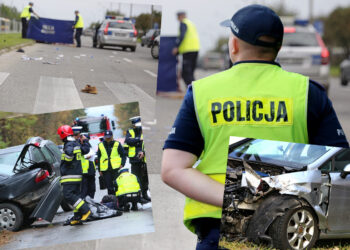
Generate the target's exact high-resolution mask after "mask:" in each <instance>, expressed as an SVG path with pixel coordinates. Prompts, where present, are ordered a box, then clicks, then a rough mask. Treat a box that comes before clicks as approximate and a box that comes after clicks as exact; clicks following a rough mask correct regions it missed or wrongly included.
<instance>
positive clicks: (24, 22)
mask: <svg viewBox="0 0 350 250" xmlns="http://www.w3.org/2000/svg"><path fill="white" fill-rule="evenodd" d="M21 21H22V38H26V37H27V28H28V22H27V18H24V17H22V18H21Z"/></svg>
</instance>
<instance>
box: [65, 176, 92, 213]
mask: <svg viewBox="0 0 350 250" xmlns="http://www.w3.org/2000/svg"><path fill="white" fill-rule="evenodd" d="M80 185H81V183H80V182H68V183H63V184H62V188H63V190H62V193H63V196H64V198H65V200H66V201H67V202H68V203H69V204H70V205H72V206H73V207H74V205H76V203H77V201H78V200H79V199H80ZM89 210H90V208H89V206H88V205H87V204H86V203H84V204H83V205H82V206H81V207H80V208H79V211H78V212H75V213H74V214H75V215H83V214H85V213H87V212H88V211H89Z"/></svg>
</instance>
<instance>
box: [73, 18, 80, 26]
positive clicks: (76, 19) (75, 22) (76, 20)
mask: <svg viewBox="0 0 350 250" xmlns="http://www.w3.org/2000/svg"><path fill="white" fill-rule="evenodd" d="M78 20H79V16H75V20H74V25H76V24H77V22H78Z"/></svg>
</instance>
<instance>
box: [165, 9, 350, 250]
mask: <svg viewBox="0 0 350 250" xmlns="http://www.w3.org/2000/svg"><path fill="white" fill-rule="evenodd" d="M222 24H223V25H224V26H228V27H230V29H231V32H230V39H229V42H228V45H229V53H230V58H231V61H232V62H233V63H234V64H233V66H232V67H231V68H230V69H228V70H226V71H223V72H221V73H218V74H214V75H212V76H209V77H206V78H203V79H201V80H198V81H195V82H193V83H192V85H191V86H190V87H189V88H188V90H187V93H186V95H185V97H184V101H183V103H182V106H181V109H180V111H179V114H178V116H177V118H176V120H175V123H174V125H173V128H172V130H171V133H170V134H169V136H168V139H167V140H166V142H165V145H164V152H163V159H162V173H161V175H162V179H163V181H164V182H165V183H166V184H168V185H169V186H171V187H173V188H174V189H176V190H178V191H180V192H181V193H183V194H185V195H186V196H187V198H186V203H185V210H184V224H185V226H186V227H187V228H188V229H189V230H191V231H192V232H194V233H196V234H197V236H198V243H197V249H217V247H218V240H219V232H220V230H219V228H220V218H221V207H222V202H223V194H224V183H225V172H226V165H227V154H228V143H229V137H230V136H239V137H248V138H261V139H270V140H281V141H290V142H298V143H310V144H319V145H332V146H339V147H348V146H349V144H348V142H347V140H346V137H345V135H344V132H343V130H342V128H341V126H340V123H339V121H338V119H337V116H336V114H335V112H334V109H333V107H332V104H331V102H330V100H329V99H328V97H327V95H326V92H325V91H324V89H323V87H322V86H321V85H320V84H318V83H316V82H314V81H312V80H309V79H308V77H305V76H303V75H300V74H296V73H290V72H287V71H285V70H283V69H282V68H281V67H280V65H279V64H278V63H276V62H275V59H276V56H277V53H278V51H279V49H280V48H281V45H282V40H283V33H284V28H283V25H282V22H281V20H280V18H279V17H278V16H277V15H276V13H274V12H273V11H272V10H271V9H269V8H267V7H265V6H262V5H249V6H247V7H245V8H242V9H240V10H238V11H237V12H236V14H234V15H233V17H232V19H231V20H228V21H225V22H223V23H222ZM198 159H200V161H199V162H198V163H199V164H197V165H196V167H195V168H194V167H193V165H194V164H195V163H196V161H197V160H198Z"/></svg>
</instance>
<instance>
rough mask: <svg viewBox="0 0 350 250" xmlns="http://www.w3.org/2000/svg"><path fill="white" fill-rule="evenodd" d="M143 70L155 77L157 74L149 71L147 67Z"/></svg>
mask: <svg viewBox="0 0 350 250" xmlns="http://www.w3.org/2000/svg"><path fill="white" fill-rule="evenodd" d="M143 71H144V72H146V73H147V74H149V75H150V76H152V77H154V78H157V74H155V73H153V72H152V71H149V70H147V69H145V70H143Z"/></svg>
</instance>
